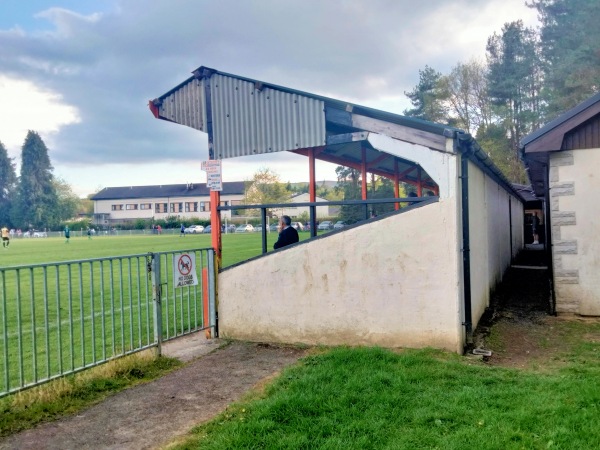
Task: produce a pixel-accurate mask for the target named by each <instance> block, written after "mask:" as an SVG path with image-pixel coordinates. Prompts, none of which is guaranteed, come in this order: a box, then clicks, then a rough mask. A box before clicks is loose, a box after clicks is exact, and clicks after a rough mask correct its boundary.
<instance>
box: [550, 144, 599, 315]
mask: <svg viewBox="0 0 600 450" xmlns="http://www.w3.org/2000/svg"><path fill="white" fill-rule="evenodd" d="M599 167H600V149H582V150H572V151H563V152H555V153H550V216H551V224H552V258H553V266H554V285H555V290H556V311H557V312H571V313H577V314H581V315H591V316H599V315H600V256H599V255H600V239H599V236H600V211H599V210H598V202H597V195H598V193H600V176H599V173H598V168H599Z"/></svg>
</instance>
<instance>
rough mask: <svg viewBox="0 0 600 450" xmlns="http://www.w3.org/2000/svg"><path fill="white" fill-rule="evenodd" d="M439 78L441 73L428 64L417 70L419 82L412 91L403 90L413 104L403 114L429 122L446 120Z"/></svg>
mask: <svg viewBox="0 0 600 450" xmlns="http://www.w3.org/2000/svg"><path fill="white" fill-rule="evenodd" d="M441 78H442V74H441V73H440V72H437V71H436V70H434V69H432V68H431V67H429V66H425V69H423V70H419V84H417V85H416V86H415V87H414V89H413V90H412V91H410V92H404V95H406V96H407V97H408V98H409V99H410V102H411V103H412V105H413V106H414V108H412V109H407V110H405V111H404V115H405V116H410V117H417V118H419V119H423V120H429V121H431V122H442V123H445V122H446V119H447V117H448V114H447V111H446V108H445V106H444V98H443V94H444V92H443V89H441V86H440V79H441Z"/></svg>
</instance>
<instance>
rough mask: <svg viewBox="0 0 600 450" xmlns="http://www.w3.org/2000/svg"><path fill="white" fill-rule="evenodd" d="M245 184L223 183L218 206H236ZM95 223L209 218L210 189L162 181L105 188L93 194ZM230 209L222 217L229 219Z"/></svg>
mask: <svg viewBox="0 0 600 450" xmlns="http://www.w3.org/2000/svg"><path fill="white" fill-rule="evenodd" d="M244 188H245V183H244V182H243V181H231V182H224V183H223V191H222V192H221V205H222V206H229V205H239V204H241V203H242V201H243V199H244ZM91 199H92V200H93V201H94V224H95V225H96V226H99V227H104V226H112V225H116V224H120V223H124V222H132V221H135V220H137V219H166V218H167V217H169V216H177V217H179V218H181V219H182V220H185V219H202V220H209V219H210V210H211V207H212V206H213V205H211V204H210V191H209V189H208V187H207V186H206V184H205V183H186V184H163V185H152V186H118V187H107V188H104V189H102V190H101V191H100V192H98V193H97V194H95V195H94V196H93V197H92V198H91ZM230 216H231V211H224V212H223V217H224V218H225V217H228V218H230Z"/></svg>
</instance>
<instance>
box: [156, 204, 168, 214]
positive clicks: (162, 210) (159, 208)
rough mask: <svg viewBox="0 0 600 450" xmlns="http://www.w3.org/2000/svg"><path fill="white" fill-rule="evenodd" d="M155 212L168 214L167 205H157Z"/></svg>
mask: <svg viewBox="0 0 600 450" xmlns="http://www.w3.org/2000/svg"><path fill="white" fill-rule="evenodd" d="M154 211H155V212H157V213H166V212H167V204H166V203H155V204H154Z"/></svg>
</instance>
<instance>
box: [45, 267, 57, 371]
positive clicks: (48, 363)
mask: <svg viewBox="0 0 600 450" xmlns="http://www.w3.org/2000/svg"><path fill="white" fill-rule="evenodd" d="M42 273H43V274H44V328H45V329H46V378H50V324H49V323H48V271H47V266H44V267H43V269H42ZM58 314H59V315H60V311H59V312H58Z"/></svg>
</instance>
